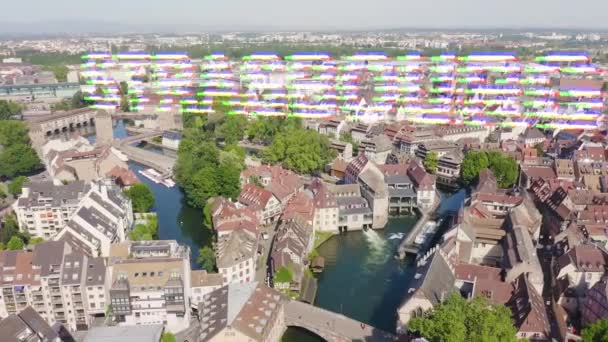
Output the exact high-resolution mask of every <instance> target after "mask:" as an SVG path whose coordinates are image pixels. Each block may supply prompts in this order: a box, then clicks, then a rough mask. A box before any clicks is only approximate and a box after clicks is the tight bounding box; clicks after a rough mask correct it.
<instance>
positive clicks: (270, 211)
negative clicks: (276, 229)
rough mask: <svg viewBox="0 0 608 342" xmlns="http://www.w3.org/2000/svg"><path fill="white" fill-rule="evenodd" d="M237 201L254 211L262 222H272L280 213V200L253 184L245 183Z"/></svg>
mask: <svg viewBox="0 0 608 342" xmlns="http://www.w3.org/2000/svg"><path fill="white" fill-rule="evenodd" d="M239 203H240V204H241V205H242V206H245V207H247V208H249V209H250V210H251V211H253V212H255V214H256V216H257V217H258V220H259V222H260V223H262V224H267V223H270V222H274V221H275V220H276V219H278V217H279V216H280V215H281V209H282V208H281V202H280V201H279V199H278V198H277V197H276V196H275V195H273V194H272V192H270V191H268V190H266V189H263V188H260V187H259V186H257V185H254V184H246V185H245V186H244V187H243V191H241V196H240V197H239Z"/></svg>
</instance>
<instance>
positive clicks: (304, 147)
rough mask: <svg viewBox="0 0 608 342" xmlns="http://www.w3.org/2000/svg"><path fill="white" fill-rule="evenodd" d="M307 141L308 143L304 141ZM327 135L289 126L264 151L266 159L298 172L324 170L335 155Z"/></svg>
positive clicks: (308, 172)
mask: <svg viewBox="0 0 608 342" xmlns="http://www.w3.org/2000/svg"><path fill="white" fill-rule="evenodd" d="M302 142H306V143H302ZM329 146H330V144H329V139H328V138H327V137H326V136H323V135H320V134H319V133H317V132H315V131H311V130H306V129H302V128H295V127H289V128H286V129H285V130H283V131H282V132H280V133H279V134H277V135H276V136H275V138H274V140H273V141H272V144H271V145H270V146H268V148H267V149H266V150H265V151H264V160H265V161H266V162H268V163H272V164H277V163H282V165H283V166H284V167H286V168H288V169H291V170H293V171H296V172H298V173H307V174H310V173H313V172H315V171H320V170H322V169H323V168H324V167H325V165H326V164H327V163H329V162H330V161H331V160H332V159H333V158H334V157H335V151H333V150H331V149H330V147H329Z"/></svg>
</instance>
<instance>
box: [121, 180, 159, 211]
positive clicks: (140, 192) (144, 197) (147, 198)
mask: <svg viewBox="0 0 608 342" xmlns="http://www.w3.org/2000/svg"><path fill="white" fill-rule="evenodd" d="M124 193H125V195H127V197H129V198H130V199H131V201H132V203H133V210H134V211H135V212H138V213H147V212H149V211H150V210H151V209H152V207H153V206H154V202H155V200H154V193H153V192H152V190H150V188H149V187H148V186H147V185H146V184H144V183H137V184H135V185H133V186H132V187H131V188H129V189H127V190H125V191H124Z"/></svg>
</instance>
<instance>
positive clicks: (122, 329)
mask: <svg viewBox="0 0 608 342" xmlns="http://www.w3.org/2000/svg"><path fill="white" fill-rule="evenodd" d="M163 331H164V327H163V325H162V324H153V325H145V326H143V325H142V326H122V325H119V326H113V327H95V328H93V329H91V330H90V331H89V332H88V333H87V335H86V336H85V338H84V341H83V342H113V341H116V340H117V339H120V340H124V341H130V342H162V335H163Z"/></svg>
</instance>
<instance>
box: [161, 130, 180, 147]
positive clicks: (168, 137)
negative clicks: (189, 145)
mask: <svg viewBox="0 0 608 342" xmlns="http://www.w3.org/2000/svg"><path fill="white" fill-rule="evenodd" d="M181 141H182V134H181V133H180V132H178V131H164V132H163V138H162V145H163V147H166V148H169V149H172V150H176V151H177V149H178V148H179V143H180V142H181Z"/></svg>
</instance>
